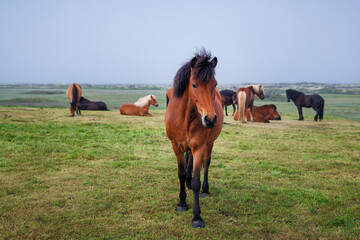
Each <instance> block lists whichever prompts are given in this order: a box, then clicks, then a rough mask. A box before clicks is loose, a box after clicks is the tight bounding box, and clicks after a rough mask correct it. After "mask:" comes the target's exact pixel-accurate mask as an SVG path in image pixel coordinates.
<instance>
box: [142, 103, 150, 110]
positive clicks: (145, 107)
mask: <svg viewBox="0 0 360 240" xmlns="http://www.w3.org/2000/svg"><path fill="white" fill-rule="evenodd" d="M149 107H150V102H148V103H147V104H146V105H145V106H144V107H141V108H142V109H146V110H148V109H149Z"/></svg>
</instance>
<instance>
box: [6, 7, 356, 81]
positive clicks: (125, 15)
mask: <svg viewBox="0 0 360 240" xmlns="http://www.w3.org/2000/svg"><path fill="white" fill-rule="evenodd" d="M201 47H205V48H206V49H207V50H210V51H211V52H212V54H213V55H214V56H217V57H218V60H219V61H218V66H217V70H216V71H217V72H216V77H217V80H218V82H219V83H220V84H230V83H234V84H241V83H245V82H251V83H280V82H304V81H305V82H323V83H360V1H356V0H354V1H350V0H337V1H332V0H319V1H316V0H299V1H295V0H288V1H285V0H284V1H280V0H274V1H270V0H264V1H257V0H248V1H242V0H238V1H236V0H234V1H226V0H224V1H219V0H216V1H213V0H206V1H195V0H189V1H188V0H182V1H165V0H164V1H160V0H151V1H145V0H143V1H137V0H131V1H130V0H129V1H121V0H117V1H113V0H106V1H100V0H99V1H90V0H69V1H67V0H61V1H55V0H43V1H37V0H33V1H30V0H24V1H19V0H11V1H6V0H0V83H2V84H8V83H72V82H78V83H91V84H108V83H110V84H121V83H124V84H128V83H147V84H153V83H168V84H171V83H172V80H173V77H174V76H175V73H176V71H177V70H178V68H179V67H180V66H181V65H182V63H184V62H185V61H186V60H188V59H190V58H191V57H192V56H193V53H194V52H195V51H196V49H200V48H201Z"/></svg>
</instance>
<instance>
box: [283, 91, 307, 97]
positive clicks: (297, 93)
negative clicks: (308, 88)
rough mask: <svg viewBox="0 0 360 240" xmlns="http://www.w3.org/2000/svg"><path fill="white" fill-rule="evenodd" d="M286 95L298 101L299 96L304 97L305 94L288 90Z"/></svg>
mask: <svg viewBox="0 0 360 240" xmlns="http://www.w3.org/2000/svg"><path fill="white" fill-rule="evenodd" d="M286 95H287V96H290V97H294V98H295V99H297V98H298V97H299V96H301V95H304V93H302V92H298V91H296V90H294V89H288V90H286Z"/></svg>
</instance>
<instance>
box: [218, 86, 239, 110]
mask: <svg viewBox="0 0 360 240" xmlns="http://www.w3.org/2000/svg"><path fill="white" fill-rule="evenodd" d="M220 95H221V105H222V107H223V109H224V107H225V114H226V116H228V114H227V106H229V105H232V107H233V114H232V116H234V114H235V112H236V105H237V101H236V92H234V91H232V90H222V91H220Z"/></svg>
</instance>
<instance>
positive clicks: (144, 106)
mask: <svg viewBox="0 0 360 240" xmlns="http://www.w3.org/2000/svg"><path fill="white" fill-rule="evenodd" d="M150 105H153V106H155V107H158V106H159V104H158V103H157V101H156V97H155V96H154V95H148V96H146V97H143V98H139V100H137V102H135V103H134V104H132V103H124V104H123V105H121V107H120V114H122V115H137V116H147V117H152V115H151V114H150V113H149V107H150Z"/></svg>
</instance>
